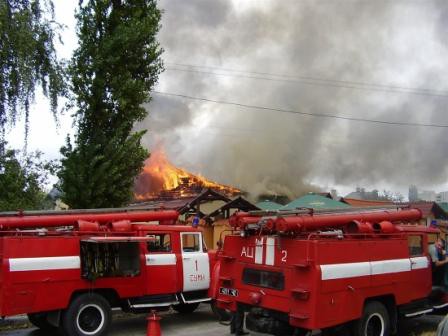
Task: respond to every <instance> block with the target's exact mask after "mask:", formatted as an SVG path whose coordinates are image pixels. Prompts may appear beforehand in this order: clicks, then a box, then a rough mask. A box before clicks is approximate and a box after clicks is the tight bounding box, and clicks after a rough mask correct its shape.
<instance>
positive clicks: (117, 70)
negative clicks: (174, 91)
mask: <svg viewBox="0 0 448 336" xmlns="http://www.w3.org/2000/svg"><path fill="white" fill-rule="evenodd" d="M160 18H161V12H160V11H159V9H158V8H157V3H156V1H155V0H133V1H126V0H112V1H110V0H89V1H86V2H85V3H83V4H81V6H80V9H79V12H78V14H77V19H78V26H77V28H78V37H79V48H78V49H77V50H76V51H75V54H74V57H73V60H72V64H71V67H70V74H71V77H72V91H73V93H74V94H75V96H76V105H77V113H76V126H77V134H76V138H75V143H74V145H72V144H71V143H70V139H67V144H66V146H65V147H63V148H62V149H61V153H62V155H63V159H62V167H61V170H60V171H59V174H58V176H59V178H60V186H61V190H62V191H63V195H64V197H63V199H64V202H65V203H67V204H68V205H70V206H71V207H72V208H95V207H115V206H121V205H123V204H125V203H126V202H128V201H129V200H130V198H131V196H132V186H133V183H134V179H135V177H136V176H137V174H138V173H139V171H140V170H141V168H142V166H143V162H144V160H145V159H146V158H147V156H148V152H147V151H146V150H145V149H144V148H143V147H142V146H141V143H140V142H141V137H142V136H143V134H144V132H138V133H136V132H133V131H132V129H133V126H134V124H135V122H137V121H141V120H143V119H144V118H145V117H146V116H147V111H146V110H145V109H144V108H143V107H142V104H143V103H145V102H149V100H150V94H149V93H150V91H151V89H152V88H153V86H154V84H155V83H156V81H157V78H158V75H159V74H160V72H161V71H162V69H163V66H162V61H161V58H160V55H161V53H162V49H161V48H160V45H159V43H158V42H157V40H156V34H157V32H158V30H159V28H160V23H159V22H160Z"/></svg>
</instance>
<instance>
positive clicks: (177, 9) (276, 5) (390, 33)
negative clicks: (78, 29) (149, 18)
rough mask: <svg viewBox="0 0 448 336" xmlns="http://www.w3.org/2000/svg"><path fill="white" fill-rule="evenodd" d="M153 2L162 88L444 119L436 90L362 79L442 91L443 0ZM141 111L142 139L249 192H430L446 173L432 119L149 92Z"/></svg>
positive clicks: (446, 148)
mask: <svg viewBox="0 0 448 336" xmlns="http://www.w3.org/2000/svg"><path fill="white" fill-rule="evenodd" d="M160 6H161V7H162V8H163V9H164V11H165V12H164V16H163V21H162V25H163V28H162V30H161V32H160V42H161V44H162V46H163V47H164V48H165V53H164V60H165V62H166V63H167V64H166V68H167V70H166V71H165V72H164V74H163V75H162V76H161V77H160V81H159V82H160V83H159V87H158V90H159V91H165V92H170V93H179V94H185V95H191V96H195V97H205V98H211V99H217V100H223V101H230V102H239V103H243V104H249V105H258V106H266V107H274V108H280V109H288V110H296V111H302V112H306V113H317V114H333V115H340V116H345V117H356V118H368V119H381V120H388V121H405V122H421V123H438V124H448V116H447V114H446V112H445V109H446V107H445V106H447V103H448V97H446V96H444V95H445V93H443V92H441V94H439V95H427V94H409V93H399V92H397V91H403V90H399V89H387V88H384V87H378V86H372V85H370V86H367V85H361V84H359V83H374V84H386V85H393V86H397V87H415V88H421V89H431V90H437V91H444V90H445V91H448V88H447V85H446V83H445V78H446V71H447V70H446V69H448V45H447V44H446V36H447V27H448V5H447V4H445V2H444V1H430V0H428V1H403V0H398V1H392V0H378V1H367V0H366V1H363V0H343V1H331V0H300V1H299V0H282V1H275V0H271V1H269V0H263V1H255V0H245V1H241V0H240V1H237V0H234V1H231V0H219V1H218V0H213V1H211V0H189V1H185V0H163V1H160ZM173 63H178V64H179V63H180V64H193V65H201V66H211V67H219V68H227V69H237V70H241V71H244V73H238V74H239V75H243V76H246V77H247V76H254V75H250V74H248V73H247V72H260V73H273V74H285V75H289V76H301V79H300V80H299V81H289V82H285V81H273V80H261V79H254V78H246V77H232V76H227V75H225V74H228V73H229V72H223V71H217V70H214V71H215V72H219V73H223V74H224V75H221V76H213V75H209V74H204V73H194V72H185V71H178V70H177V71H176V70H174V69H187V70H189V69H190V68H186V67H182V66H179V65H173ZM195 70H199V71H211V70H210V69H205V68H195ZM258 76H260V75H258ZM264 77H266V76H264ZM304 77H313V78H319V79H328V80H338V81H339V82H329V81H316V80H310V79H305V78H304ZM354 82H356V83H354ZM357 83H358V84H357ZM353 87H356V88H353ZM419 93H425V92H423V91H419ZM430 93H431V94H433V93H434V92H433V91H431V92H430ZM439 93H440V92H439ZM148 109H149V111H150V116H149V117H148V119H147V120H146V121H145V122H144V123H142V125H140V126H141V127H142V128H148V129H149V132H148V136H147V137H146V138H145V141H146V143H147V145H148V146H149V147H150V148H151V147H153V146H154V145H155V144H156V143H157V144H160V143H161V144H163V146H164V147H165V150H166V151H167V152H168V156H169V157H170V159H171V160H172V161H173V163H175V164H176V165H179V166H182V167H185V168H187V169H190V170H191V171H193V172H196V173H201V174H203V175H205V176H207V177H209V178H212V179H214V180H217V181H219V182H222V183H226V184H232V185H235V186H237V187H240V188H242V189H245V190H247V191H249V192H251V193H252V194H253V195H257V194H260V193H277V194H287V195H289V196H295V195H298V194H300V193H302V192H304V191H306V190H310V188H319V187H321V188H329V187H332V186H337V187H342V188H343V187H346V188H354V187H355V186H357V185H360V186H367V187H369V186H370V187H376V188H378V189H381V187H382V186H386V187H388V188H390V189H398V190H404V189H405V188H406V187H407V186H408V185H409V184H417V185H421V186H424V187H427V188H431V187H432V188H438V187H439V186H440V185H442V184H446V182H447V177H448V169H447V167H448V165H447V161H448V155H447V154H448V134H447V129H443V128H439V129H436V128H421V127H400V126H392V125H380V124H372V123H364V122H349V121H344V120H335V119H327V118H314V117H309V116H301V115H296V114H287V113H281V112H271V111H263V110H254V109H245V108H242V107H236V106H228V105H220V104H213V103H210V102H201V101H194V100H186V99H181V98H176V97H170V96H160V95H154V99H153V101H152V102H151V103H150V104H149V106H148Z"/></svg>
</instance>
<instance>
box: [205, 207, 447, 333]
mask: <svg viewBox="0 0 448 336" xmlns="http://www.w3.org/2000/svg"><path fill="white" fill-rule="evenodd" d="M420 216H421V215H420V212H419V211H418V210H415V209H410V210H399V211H368V212H350V213H328V214H313V213H306V214H303V213H298V214H285V215H282V214H275V215H272V214H268V216H263V215H260V213H253V214H237V215H235V216H234V218H233V219H232V221H231V222H232V224H233V225H234V226H235V227H237V228H238V229H239V231H237V232H235V234H232V235H228V236H226V237H225V243H224V247H223V250H222V251H220V252H219V257H220V260H221V262H220V265H219V266H218V265H217V266H216V267H219V272H218V275H217V277H216V278H215V284H213V289H214V291H215V296H216V297H217V301H218V306H219V307H221V308H226V309H230V310H232V311H236V310H237V307H238V306H240V307H243V308H244V309H245V310H246V311H249V312H251V313H250V314H249V317H248V326H250V327H251V329H253V330H256V331H264V332H271V333H273V334H276V333H279V332H280V334H287V333H288V331H287V330H289V331H291V330H292V329H296V332H297V331H302V332H304V333H305V332H308V331H311V330H315V329H323V330H325V329H329V328H332V327H336V326H341V325H346V324H347V322H351V323H352V324H355V325H356V327H355V329H356V328H358V329H357V330H358V333H355V335H388V331H387V330H392V331H393V330H395V329H396V328H395V324H396V322H397V320H398V317H399V316H400V315H404V316H415V315H419V314H423V313H427V312H430V311H432V310H434V309H435V308H442V307H445V306H446V305H447V304H446V302H445V300H444V296H443V295H442V294H440V295H438V297H437V300H435V301H431V300H429V297H430V295H431V292H432V286H433V283H432V267H431V259H430V257H429V254H428V243H429V242H428V236H429V235H436V234H437V233H438V230H436V229H431V228H427V227H422V226H416V225H408V224H409V223H411V222H412V221H416V220H418V219H419V218H420ZM318 230H320V231H318ZM371 302H375V303H373V304H372V303H371ZM377 303H379V305H381V306H382V307H384V308H385V310H386V311H387V316H386V318H383V320H387V321H388V325H384V326H383V329H382V332H381V323H379V322H381V321H380V320H381V319H380V318H378V321H376V320H375V318H374V319H373V320H371V321H373V322H372V323H374V322H375V323H376V325H375V327H376V326H379V327H378V328H379V330H378V333H375V332H373V333H372V331H370V332H367V329H368V328H369V326H368V325H366V324H365V321H364V322H362V321H363V320H365V318H364V317H365V316H364V315H365V314H366V309H367V310H371V309H372V308H371V307H372V306H373V307H374V308H375V307H378V304H377ZM380 310H384V309H382V308H381V309H380ZM372 316H377V315H372ZM378 316H380V315H378ZM267 320H270V322H269V323H268V322H266V321H267ZM352 321H361V322H360V323H358V324H356V323H355V322H352ZM260 323H264V324H263V326H260ZM363 323H364V324H363ZM257 324H258V326H257ZM267 326H270V327H269V328H270V329H269V328H268V327H267ZM366 328H367V329H366ZM261 329H263V330H261ZM285 330H286V331H285ZM359 330H361V331H359Z"/></svg>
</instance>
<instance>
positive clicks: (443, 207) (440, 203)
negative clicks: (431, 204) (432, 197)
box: [437, 202, 448, 213]
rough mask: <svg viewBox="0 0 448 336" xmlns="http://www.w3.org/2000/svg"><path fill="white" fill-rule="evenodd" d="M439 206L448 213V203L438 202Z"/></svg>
mask: <svg viewBox="0 0 448 336" xmlns="http://www.w3.org/2000/svg"><path fill="white" fill-rule="evenodd" d="M437 204H438V205H439V206H440V207H441V208H442V209H443V210H444V211H445V212H446V213H448V203H446V202H437Z"/></svg>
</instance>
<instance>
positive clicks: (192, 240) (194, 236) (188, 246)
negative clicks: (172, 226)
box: [182, 233, 201, 252]
mask: <svg viewBox="0 0 448 336" xmlns="http://www.w3.org/2000/svg"><path fill="white" fill-rule="evenodd" d="M182 251H183V252H201V236H200V234H199V233H183V234H182Z"/></svg>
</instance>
